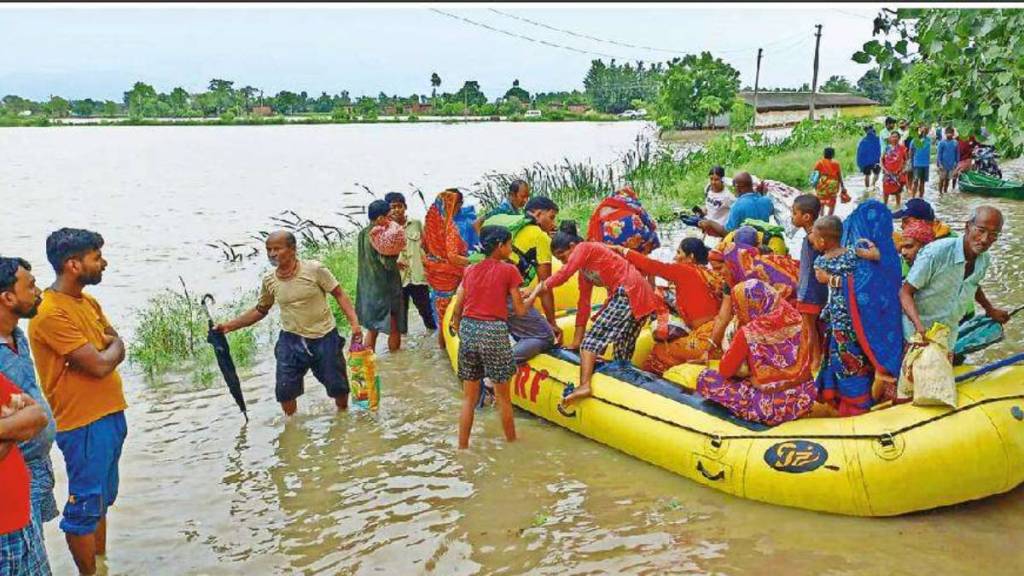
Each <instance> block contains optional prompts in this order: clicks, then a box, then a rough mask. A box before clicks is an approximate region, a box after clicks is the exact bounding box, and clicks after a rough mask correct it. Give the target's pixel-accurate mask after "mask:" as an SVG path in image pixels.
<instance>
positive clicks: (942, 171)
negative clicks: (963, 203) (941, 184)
mask: <svg viewBox="0 0 1024 576" xmlns="http://www.w3.org/2000/svg"><path fill="white" fill-rule="evenodd" d="M955 169H956V166H954V167H952V168H943V167H942V165H939V166H938V167H937V170H938V172H939V180H949V178H950V176H951V175H952V174H953V170H955Z"/></svg>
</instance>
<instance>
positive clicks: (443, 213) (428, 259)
mask: <svg viewBox="0 0 1024 576" xmlns="http://www.w3.org/2000/svg"><path fill="white" fill-rule="evenodd" d="M461 208H462V192H459V191H458V190H456V189H454V188H449V189H447V190H445V191H444V192H441V193H440V194H438V195H437V199H436V200H434V204H433V205H432V206H431V207H430V209H429V210H427V215H426V217H425V218H424V222H423V245H422V247H423V269H424V272H426V275H427V285H428V286H430V304H431V307H432V308H433V312H434V321H435V323H436V324H437V326H438V330H437V343H438V345H439V346H440V347H441V349H442V350H443V349H444V325H443V323H442V322H443V320H444V313H445V311H446V310H447V309H448V304H450V303H451V301H452V298H454V297H455V290H456V289H457V288H458V287H459V282H461V281H462V273H463V271H464V270H465V269H466V266H467V265H468V264H469V259H468V258H467V254H468V251H469V247H468V246H467V245H466V241H465V240H463V239H462V236H461V235H460V234H459V228H458V226H456V225H455V220H454V219H455V216H456V215H457V214H458V213H459V210H460V209H461Z"/></svg>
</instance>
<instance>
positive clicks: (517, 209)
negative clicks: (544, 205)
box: [473, 179, 530, 234]
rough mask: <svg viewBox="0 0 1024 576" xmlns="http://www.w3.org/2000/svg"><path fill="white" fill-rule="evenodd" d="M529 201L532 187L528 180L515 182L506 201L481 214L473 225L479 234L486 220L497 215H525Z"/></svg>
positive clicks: (508, 192)
mask: <svg viewBox="0 0 1024 576" xmlns="http://www.w3.org/2000/svg"><path fill="white" fill-rule="evenodd" d="M529 201H530V185H529V184H528V183H527V182H526V180H522V179H516V180H513V181H512V182H510V183H509V185H508V191H507V193H506V196H505V199H504V200H502V201H501V202H499V203H498V205H497V206H495V207H493V208H491V209H490V210H485V211H484V212H483V213H481V214H480V216H478V217H477V219H476V222H474V223H473V228H474V229H476V231H477V233H478V234H479V232H480V228H482V227H483V225H484V220H487V219H488V218H490V217H491V216H495V215H497V214H509V215H512V216H518V215H520V214H522V213H523V209H524V207H525V206H526V203H527V202H529Z"/></svg>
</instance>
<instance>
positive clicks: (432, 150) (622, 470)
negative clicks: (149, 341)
mask: <svg viewBox="0 0 1024 576" xmlns="http://www.w3.org/2000/svg"><path fill="white" fill-rule="evenodd" d="M639 129H640V125H639V124H632V123H631V124H609V125H592V124H518V125H512V124H494V125H470V126H440V125H430V126H344V127H335V126H315V127H308V126H294V127H269V128H249V127H243V128H222V127H217V128H208V127H198V128H181V127H177V128H161V127H155V128H126V127H118V128H65V129H50V130H41V129H27V130H12V129H5V130H3V131H0V157H2V158H4V161H3V162H2V163H0V182H3V186H4V202H5V211H4V214H3V215H2V216H0V218H2V220H3V226H2V228H3V230H4V235H3V245H2V249H3V250H2V251H3V252H4V253H10V254H21V255H24V256H27V257H29V258H30V259H31V260H32V262H33V263H34V264H36V265H37V270H38V271H39V276H40V277H41V281H42V282H43V283H48V282H49V281H50V280H52V273H49V272H48V271H46V266H45V259H44V257H43V250H42V243H43V239H44V238H45V235H46V234H47V233H48V232H49V231H51V230H52V229H54V228H56V227H57V226H60V225H80V226H86V227H91V228H96V229H98V230H100V231H101V232H103V233H104V234H105V235H106V236H107V239H108V249H107V250H106V252H107V255H108V258H109V259H110V261H111V268H110V269H108V272H107V275H106V279H105V282H104V284H103V285H101V286H99V287H97V289H96V290H95V293H96V294H97V295H98V296H99V297H100V299H101V301H102V302H103V304H104V305H105V307H106V308H107V310H108V311H109V312H110V314H111V316H112V317H113V318H114V319H115V320H116V321H117V322H118V323H119V324H121V325H124V326H125V327H126V328H128V329H130V325H131V317H132V315H131V312H130V310H131V308H132V307H133V306H138V305H140V304H141V303H142V302H144V301H145V299H146V298H147V297H148V296H149V295H151V294H152V293H154V292H155V291H156V290H157V289H158V288H159V287H162V286H164V285H173V283H174V282H176V278H177V275H178V274H179V273H180V274H182V275H184V276H185V277H186V280H188V281H189V283H190V284H194V285H201V286H203V287H204V288H205V286H208V285H209V286H212V287H213V288H214V289H215V290H219V292H220V293H221V294H230V293H231V292H232V291H234V290H237V289H248V288H250V285H251V284H253V283H254V282H255V278H256V275H257V274H258V272H259V269H260V268H262V266H263V260H262V259H256V260H254V261H250V262H248V263H246V264H243V265H234V266H226V265H225V264H223V263H221V262H218V261H217V259H216V253H215V252H212V251H209V250H207V249H204V248H203V246H202V245H203V243H204V242H206V241H209V240H210V239H211V238H221V237H223V238H227V239H231V238H244V236H245V235H246V234H247V233H248V232H250V231H252V229H253V228H258V227H263V226H265V225H266V223H267V217H268V216H271V215H273V214H275V213H276V212H277V211H279V210H283V209H285V208H294V209H296V211H298V212H300V213H309V214H311V215H312V214H316V213H323V212H329V211H330V210H333V209H335V208H337V204H338V203H339V202H340V199H339V196H338V193H339V191H340V190H343V189H352V188H353V183H354V182H361V183H365V184H367V185H369V186H370V187H371V188H374V189H375V190H379V191H385V190H387V189H392V188H394V189H399V190H408V186H407V183H408V182H415V183H417V184H418V185H420V186H422V187H423V189H424V190H437V189H440V188H441V187H444V186H447V185H450V183H456V184H470V183H472V181H473V179H474V178H476V177H477V176H479V175H480V174H482V173H483V172H485V171H487V170H490V169H497V168H501V169H512V168H515V167H517V166H521V165H525V164H529V163H531V162H533V161H534V160H545V161H555V160H558V159H560V158H561V157H562V156H570V157H573V158H583V157H587V156H590V157H593V158H594V159H596V160H598V161H608V160H610V159H611V158H613V157H614V156H615V153H616V152H617V151H621V150H625V149H627V148H629V146H630V145H631V144H632V138H633V137H634V136H635V134H636V132H637V131H638V130H639ZM570 150H571V151H573V153H572V154H569V153H568V152H567V151H570ZM1007 168H1008V170H1007V171H1008V172H1009V173H1011V174H1012V175H1014V176H1016V177H1018V178H1020V177H1022V176H1024V174H1022V171H1021V164H1020V163H1012V164H1008V165H1007ZM850 185H851V188H852V187H854V186H856V184H855V182H851V183H850ZM935 195H936V193H935V191H934V190H931V191H929V198H933V197H934V196H935ZM983 201H984V202H990V203H993V204H996V205H997V206H999V207H1000V208H1002V209H1003V210H1004V212H1005V213H1006V215H1007V217H1008V219H1007V226H1006V228H1005V229H1004V233H1003V236H1002V237H1001V238H1000V240H999V243H998V244H997V245H996V247H995V248H994V249H993V251H994V256H995V259H994V265H993V268H992V269H991V270H990V272H989V279H988V281H987V282H986V283H985V288H986V290H987V291H988V293H989V294H990V296H991V297H992V298H993V299H994V300H995V301H996V302H998V303H1000V304H1002V305H1003V306H1005V307H1011V306H1013V305H1016V304H1024V282H1022V270H1021V266H1022V264H1021V258H1020V256H1021V255H1022V254H1024V239H1022V236H1021V232H1020V230H1021V222H1024V204H1021V203H1016V202H1012V201H1002V200H991V201H989V200H982V199H980V198H976V197H971V196H967V195H960V194H952V195H948V196H946V197H944V198H941V199H938V200H936V202H935V205H936V209H937V211H938V212H939V214H940V215H941V216H942V217H943V218H945V219H947V221H950V222H956V221H962V220H963V218H964V217H965V215H966V214H967V213H968V212H969V211H970V208H971V207H972V206H975V205H977V204H980V203H982V202H983ZM419 211H420V212H422V209H420V210H419ZM1022 322H1024V321H1022V320H1019V319H1018V320H1015V321H1014V322H1012V323H1011V324H1010V325H1009V330H1008V338H1007V340H1006V342H1004V343H1002V344H1000V345H998V346H996V347H994V348H993V349H991V350H989V351H986V352H985V353H984V354H982V355H981V356H980V357H979V358H975V359H972V360H974V361H985V360H991V359H994V358H997V357H999V356H1002V355H1006V354H1009V353H1011V352H1017V351H1020V350H1021V345H1020V342H1021V337H1022V335H1024V323H1022ZM411 324H412V325H413V326H415V327H416V328H419V329H420V330H421V328H420V327H419V325H418V321H417V320H415V319H414V320H411ZM260 358H261V360H260V361H259V362H258V363H257V364H256V365H255V366H254V367H253V368H251V369H250V370H247V371H246V372H245V373H244V374H243V378H244V383H243V387H244V389H245V393H246V397H247V398H248V399H249V406H250V408H249V410H250V418H251V421H250V422H249V424H248V425H245V424H244V422H243V420H242V418H241V417H240V416H239V415H238V413H237V410H236V409H235V407H234V405H233V403H232V401H231V400H230V398H229V396H228V395H227V394H226V393H225V392H224V390H223V387H222V385H221V384H219V383H217V384H215V385H213V386H211V387H210V388H208V389H202V388H199V387H197V386H196V385H195V384H194V383H192V382H189V381H187V380H182V379H171V381H170V382H169V383H165V384H163V385H160V386H153V385H148V384H146V383H145V381H144V380H143V379H142V378H140V377H139V375H138V374H136V373H134V372H133V371H132V370H131V369H127V370H126V378H125V380H126V389H127V394H128V398H129V402H130V405H131V406H130V408H129V410H128V421H129V427H130V432H129V436H128V441H127V444H126V446H125V451H124V457H123V460H122V465H121V471H122V488H121V496H120V499H119V500H118V504H117V506H116V507H115V508H114V509H113V510H112V511H111V513H110V536H109V540H110V544H109V555H108V557H107V559H106V561H105V563H104V564H103V566H102V570H103V571H104V572H103V573H109V574H130V575H137V574H239V573H246V574H318V573H324V574H349V573H352V574H371V573H379V574H523V573H531V574H558V575H559V576H563V575H567V574H597V573H641V574H661V573H695V574H696V573H700V574H704V573H714V574H762V573H787V574H831V575H840V574H965V573H984V574H1017V573H1019V572H1020V569H1021V568H1022V566H1024V551H1022V547H1021V542H1022V534H1024V490H1021V489H1017V490H1015V491H1012V492H1010V493H1008V494H1005V495H1000V496H995V497H992V498H989V499H986V500H984V501H980V502H974V503H969V504H965V505H960V506H954V507H950V508H946V509H941V510H936V511H931V512H927V513H921V514H914V515H910V516H905V517H900V518H890V519H860V518H846V517H840V516H831V515H827V514H819V513H812V512H806V511H801V510H793V509H786V508H779V507H775V506H770V505H767V504H760V503H757V502H751V501H747V500H743V499H740V498H736V497H732V496H728V495H725V494H721V493H719V492H716V491H713V490H710V489H708V488H705V487H703V486H699V485H697V484H696V483H693V482H690V481H688V480H685V479H683V478H680V477H678V476H675V475H673V474H670V473H668V472H665V471H663V470H661V469H659V468H656V467H654V466H651V465H648V464H646V463H644V462H641V461H639V460H636V459H634V458H632V457H630V456H627V455H625V454H622V453H619V452H617V451H615V450H612V449H610V448H607V447H604V446H602V445H599V444H596V443H594V442H591V441H590V440H587V439H585V438H582V437H579V436H576V435H574V434H572V433H570V432H567V431H565V430H562V429H560V428H558V427H556V426H553V425H550V424H548V423H546V422H544V421H542V420H538V419H536V418H533V417H530V416H528V415H525V414H523V413H518V414H517V421H516V424H517V427H518V430H519V433H520V436H521V438H522V440H521V441H520V442H517V443H515V444H511V445H509V444H506V443H505V442H504V441H503V440H502V439H501V438H502V435H501V432H500V427H499V426H498V422H497V421H496V418H495V416H494V415H493V413H492V412H490V411H487V412H486V413H484V414H482V415H481V416H480V417H479V419H478V425H477V429H476V430H475V431H474V435H473V442H474V445H473V449H472V450H470V451H468V452H463V453H460V452H458V451H457V450H456V449H455V444H456V437H455V432H456V421H457V417H458V416H457V410H458V406H459V392H458V387H457V384H456V380H455V377H454V375H453V374H452V372H451V369H450V367H449V365H448V361H447V359H446V358H445V357H443V356H442V355H441V354H440V353H439V352H438V351H436V350H435V347H434V345H433V339H432V338H431V337H429V336H427V335H424V334H422V332H419V333H418V334H416V335H413V336H412V337H410V338H409V339H408V340H407V341H406V346H405V349H404V350H402V351H401V352H399V353H397V354H382V355H381V362H380V370H381V376H382V379H383V383H384V384H383V386H384V398H383V401H382V405H381V408H380V411H379V412H378V413H376V414H368V413H365V412H351V413H348V414H342V415H336V414H335V413H334V410H333V406H332V404H331V403H330V401H329V400H328V399H327V398H326V397H325V395H324V393H323V391H322V388H321V387H320V386H319V385H318V384H316V383H315V382H314V381H312V380H311V379H310V380H308V381H307V384H308V387H307V393H306V395H305V396H303V397H302V398H301V400H300V408H299V410H300V414H299V415H298V416H297V417H295V418H293V419H291V420H290V421H286V420H285V419H284V418H283V417H282V416H281V415H280V414H279V408H278V405H277V404H276V403H275V402H274V397H273V359H272V358H271V357H270V354H269V347H268V348H267V350H266V353H263V354H262V355H261V356H260ZM54 458H55V467H56V468H57V470H58V486H57V498H58V500H62V499H63V498H64V497H65V496H66V483H65V478H64V474H63V461H62V460H61V458H60V453H59V451H57V450H54ZM906 489H907V490H908V491H911V490H914V489H915V487H914V486H907V487H906ZM46 536H47V543H48V549H49V555H50V558H51V562H52V565H53V568H54V573H55V574H70V573H72V571H73V566H72V563H71V560H70V557H69V555H68V552H67V550H66V547H65V545H64V542H63V537H62V535H61V534H60V533H59V531H58V530H57V527H56V522H52V523H50V524H49V525H48V526H47V530H46Z"/></svg>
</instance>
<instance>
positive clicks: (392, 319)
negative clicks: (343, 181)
mask: <svg viewBox="0 0 1024 576" xmlns="http://www.w3.org/2000/svg"><path fill="white" fill-rule="evenodd" d="M366 212H367V215H368V216H369V218H370V224H369V225H368V226H366V227H365V228H363V229H362V230H360V231H359V238H358V239H357V240H356V246H357V249H358V255H357V262H358V263H359V271H358V275H357V277H356V313H357V314H358V315H359V323H360V324H361V325H362V326H365V327H366V345H367V347H369V348H370V350H373V349H374V347H375V346H376V345H377V334H378V333H380V332H383V333H385V334H387V335H388V351H389V352H396V351H398V349H399V348H401V346H402V334H405V333H406V332H407V327H406V326H407V324H408V322H407V321H406V315H405V309H404V308H403V306H402V274H401V272H399V270H398V257H399V256H400V255H401V254H402V252H403V251H404V250H405V247H406V238H405V229H404V228H403V227H402V226H399V225H398V223H396V222H395V221H394V220H392V219H391V218H390V216H389V214H390V212H391V206H389V205H388V203H387V202H385V201H383V200H374V201H373V202H371V203H370V205H369V206H368V207H367V209H366Z"/></svg>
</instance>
